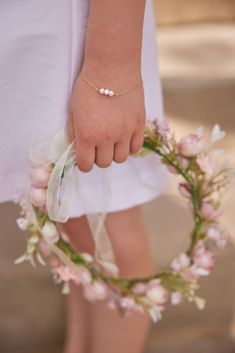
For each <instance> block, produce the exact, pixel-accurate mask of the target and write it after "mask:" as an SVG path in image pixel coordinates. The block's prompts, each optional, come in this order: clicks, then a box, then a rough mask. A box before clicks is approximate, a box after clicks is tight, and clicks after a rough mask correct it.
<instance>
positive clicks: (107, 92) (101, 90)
mask: <svg viewBox="0 0 235 353" xmlns="http://www.w3.org/2000/svg"><path fill="white" fill-rule="evenodd" d="M79 77H81V78H82V79H83V80H84V81H86V82H87V83H88V84H89V85H90V86H91V87H92V88H94V89H95V90H96V91H97V92H98V93H100V94H102V95H105V96H109V97H112V96H121V95H123V94H125V93H128V92H130V91H132V90H134V89H135V88H137V87H138V86H140V85H142V83H143V82H144V81H143V80H141V81H140V82H138V83H136V84H135V85H133V86H132V87H131V88H129V89H127V90H124V91H120V92H114V91H113V90H110V89H109V88H99V87H96V86H95V85H94V84H93V83H92V82H91V81H89V80H88V79H87V78H86V77H85V76H84V75H83V74H81V73H80V75H79Z"/></svg>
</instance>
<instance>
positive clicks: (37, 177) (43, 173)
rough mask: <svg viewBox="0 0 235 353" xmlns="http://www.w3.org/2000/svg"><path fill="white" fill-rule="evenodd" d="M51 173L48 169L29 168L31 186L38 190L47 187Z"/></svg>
mask: <svg viewBox="0 0 235 353" xmlns="http://www.w3.org/2000/svg"><path fill="white" fill-rule="evenodd" d="M50 175H51V171H50V170H49V169H48V168H42V167H41V168H31V180H32V184H33V185H34V186H36V187H38V188H44V187H46V186H47V185H48V182H49V179H50Z"/></svg>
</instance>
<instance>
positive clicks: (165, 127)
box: [157, 119, 170, 137]
mask: <svg viewBox="0 0 235 353" xmlns="http://www.w3.org/2000/svg"><path fill="white" fill-rule="evenodd" d="M157 125H158V131H159V133H160V135H162V136H163V137H166V136H167V134H168V132H169V130H170V127H169V124H168V122H167V121H166V120H165V119H164V120H160V119H157Z"/></svg>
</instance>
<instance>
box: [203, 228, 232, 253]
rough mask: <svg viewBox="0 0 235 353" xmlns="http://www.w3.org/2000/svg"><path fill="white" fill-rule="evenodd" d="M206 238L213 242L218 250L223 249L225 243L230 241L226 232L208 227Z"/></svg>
mask: <svg viewBox="0 0 235 353" xmlns="http://www.w3.org/2000/svg"><path fill="white" fill-rule="evenodd" d="M207 238H208V239H210V240H213V241H214V242H215V243H216V245H217V246H218V247H219V248H221V249H224V248H225V246H226V245H227V243H228V242H229V241H230V239H231V236H230V234H229V233H228V232H227V231H225V230H223V229H218V228H215V227H209V228H208V229H207Z"/></svg>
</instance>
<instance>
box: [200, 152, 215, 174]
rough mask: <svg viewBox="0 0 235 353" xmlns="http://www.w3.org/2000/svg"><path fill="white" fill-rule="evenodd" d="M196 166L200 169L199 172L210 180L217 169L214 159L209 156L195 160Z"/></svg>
mask: <svg viewBox="0 0 235 353" xmlns="http://www.w3.org/2000/svg"><path fill="white" fill-rule="evenodd" d="M197 164H198V165H199V167H200V168H201V170H202V171H203V172H204V173H205V174H206V176H207V177H208V178H210V177H211V176H212V175H213V174H214V172H215V170H216V167H217V163H216V161H215V159H214V158H212V157H211V156H208V155H207V156H203V157H198V158H197Z"/></svg>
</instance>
